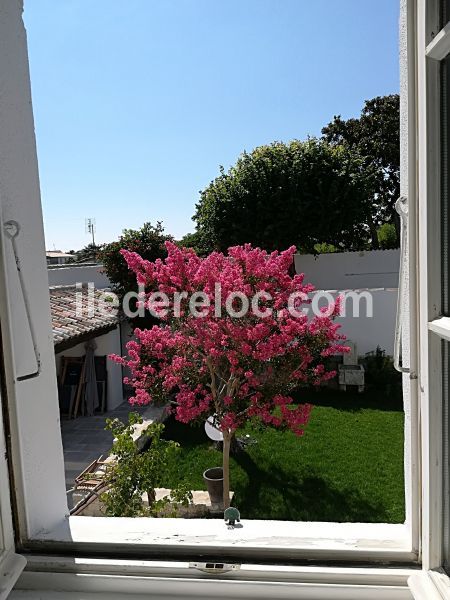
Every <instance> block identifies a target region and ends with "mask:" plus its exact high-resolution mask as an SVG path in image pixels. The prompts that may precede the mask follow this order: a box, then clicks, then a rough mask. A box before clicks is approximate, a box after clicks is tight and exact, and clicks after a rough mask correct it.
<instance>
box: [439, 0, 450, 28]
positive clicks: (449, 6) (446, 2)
mask: <svg viewBox="0 0 450 600" xmlns="http://www.w3.org/2000/svg"><path fill="white" fill-rule="evenodd" d="M440 17H441V18H440V21H441V27H444V26H445V25H447V23H448V22H449V21H450V0H442V2H441V15H440Z"/></svg>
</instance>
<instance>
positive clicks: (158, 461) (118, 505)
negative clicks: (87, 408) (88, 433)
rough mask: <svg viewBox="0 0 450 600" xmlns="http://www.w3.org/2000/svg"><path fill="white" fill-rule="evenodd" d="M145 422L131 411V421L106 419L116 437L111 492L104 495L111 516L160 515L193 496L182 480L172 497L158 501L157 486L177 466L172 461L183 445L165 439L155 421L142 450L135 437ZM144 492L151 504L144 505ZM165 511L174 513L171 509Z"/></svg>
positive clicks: (108, 478) (109, 480) (109, 470)
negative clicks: (162, 437) (135, 433)
mask: <svg viewBox="0 0 450 600" xmlns="http://www.w3.org/2000/svg"><path fill="white" fill-rule="evenodd" d="M142 422H143V419H142V417H141V416H140V415H139V414H138V413H130V414H129V416H128V423H122V422H121V421H120V420H119V419H107V420H106V429H107V430H109V431H111V432H112V434H113V435H114V438H115V442H114V445H113V447H112V450H111V455H114V457H115V459H114V461H113V462H111V463H110V465H108V467H107V471H106V483H107V484H108V491H106V492H105V493H103V494H102V495H101V497H100V499H101V501H102V503H103V507H104V508H103V510H104V512H105V514H106V516H108V517H145V516H158V515H160V514H161V511H163V510H164V509H167V507H168V505H170V504H172V503H174V504H182V505H183V506H187V504H188V503H189V501H190V500H191V499H192V494H191V492H190V491H189V489H188V488H187V486H186V485H185V484H183V483H181V484H179V485H178V486H176V487H175V488H174V489H173V490H171V495H170V496H168V497H166V498H163V499H161V500H158V501H156V499H155V488H157V487H162V486H161V484H162V482H163V480H164V478H165V476H166V474H167V471H168V470H169V471H170V470H171V469H172V468H173V467H172V466H171V463H173V462H174V460H175V457H176V453H177V451H178V450H179V444H178V443H177V442H174V441H168V440H164V439H161V434H162V432H163V430H164V425H163V424H162V423H152V424H151V425H149V426H148V427H147V428H146V429H145V430H144V431H143V432H142V435H144V436H145V437H146V438H147V439H146V443H145V446H146V447H147V450H145V451H140V450H139V448H138V446H137V445H136V442H135V440H134V439H133V437H132V436H133V432H134V426H135V425H137V424H141V423H142ZM143 494H147V498H148V506H145V505H144V504H143V501H142V496H143ZM174 512H175V509H174ZM164 514H167V515H168V516H172V515H171V514H170V511H169V512H167V510H165V511H164ZM173 516H175V515H173Z"/></svg>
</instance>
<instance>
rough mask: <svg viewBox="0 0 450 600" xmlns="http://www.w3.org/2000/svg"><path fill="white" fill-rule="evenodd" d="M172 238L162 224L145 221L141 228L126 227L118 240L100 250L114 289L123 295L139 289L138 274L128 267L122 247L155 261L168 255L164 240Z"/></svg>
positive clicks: (101, 258)
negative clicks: (122, 253) (154, 224)
mask: <svg viewBox="0 0 450 600" xmlns="http://www.w3.org/2000/svg"><path fill="white" fill-rule="evenodd" d="M166 240H172V236H170V235H166V234H165V233H164V228H163V226H162V224H161V223H160V222H159V221H158V222H157V223H156V226H153V225H152V224H151V223H144V225H143V226H142V227H141V229H137V230H134V229H124V230H123V232H122V235H121V236H120V238H119V239H118V240H117V241H116V242H111V243H110V244H106V245H105V246H104V247H103V249H102V251H101V252H100V260H101V261H102V263H103V268H104V271H105V273H106V275H107V276H108V278H109V279H110V281H111V283H112V287H113V290H114V291H115V292H116V293H117V294H119V296H123V295H124V294H126V293H127V292H128V291H133V290H137V283H136V275H135V274H134V273H133V272H132V271H130V270H129V269H128V266H127V263H126V262H125V260H124V258H123V256H122V255H121V254H120V251H121V250H122V249H126V250H130V252H137V253H138V254H139V255H140V256H142V258H145V259H146V260H150V261H154V260H156V259H157V258H165V257H166V256H167V252H166V249H165V247H164V242H165V241H166Z"/></svg>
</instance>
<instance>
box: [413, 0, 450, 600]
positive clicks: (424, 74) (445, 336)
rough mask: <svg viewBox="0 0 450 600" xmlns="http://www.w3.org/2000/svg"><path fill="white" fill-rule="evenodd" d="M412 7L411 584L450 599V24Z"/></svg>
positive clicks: (429, 6) (426, 6)
mask: <svg viewBox="0 0 450 600" xmlns="http://www.w3.org/2000/svg"><path fill="white" fill-rule="evenodd" d="M414 4H415V10H416V14H415V26H414V27H413V32H414V34H413V35H414V36H415V38H416V39H415V44H416V47H417V69H416V76H415V78H414V79H415V86H414V88H413V89H412V90H411V93H412V94H413V96H414V97H415V99H416V102H417V108H416V113H417V125H418V126H417V148H418V152H417V159H418V171H417V181H418V199H419V200H418V208H419V218H418V224H417V234H418V279H419V285H418V290H419V292H418V303H419V307H420V310H419V319H418V323H419V333H418V336H419V347H420V358H419V374H420V377H419V383H420V385H419V390H420V392H419V393H420V416H421V436H422V454H421V463H422V502H421V507H422V568H423V571H422V573H420V574H416V575H414V576H412V577H411V578H410V581H409V583H410V589H411V590H412V592H413V595H414V598H415V599H416V600H424V599H425V598H427V599H428V600H434V599H436V600H438V599H440V600H442V599H449V598H450V578H449V577H448V575H447V574H446V572H445V571H444V569H443V561H444V556H443V522H442V514H443V512H442V510H443V468H444V465H443V439H442V413H443V411H442V409H443V398H442V356H441V341H442V340H447V341H450V319H449V318H448V317H445V316H442V314H441V285H442V284H441V236H440V229H441V227H440V223H441V216H440V211H441V181H440V157H441V147H440V144H441V140H440V137H441V136H440V130H441V123H440V115H441V106H440V61H441V60H443V59H444V58H445V57H446V56H447V55H448V54H449V53H450V24H446V25H445V26H444V27H443V28H442V29H440V23H439V19H440V17H439V5H440V3H439V0H428V1H425V0H415V1H414Z"/></svg>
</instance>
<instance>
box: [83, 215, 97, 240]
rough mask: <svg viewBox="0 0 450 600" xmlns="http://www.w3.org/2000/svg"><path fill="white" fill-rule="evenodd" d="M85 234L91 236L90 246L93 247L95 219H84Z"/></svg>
mask: <svg viewBox="0 0 450 600" xmlns="http://www.w3.org/2000/svg"><path fill="white" fill-rule="evenodd" d="M85 232H86V233H89V234H91V235H92V245H93V246H95V219H91V218H88V219H85Z"/></svg>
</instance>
